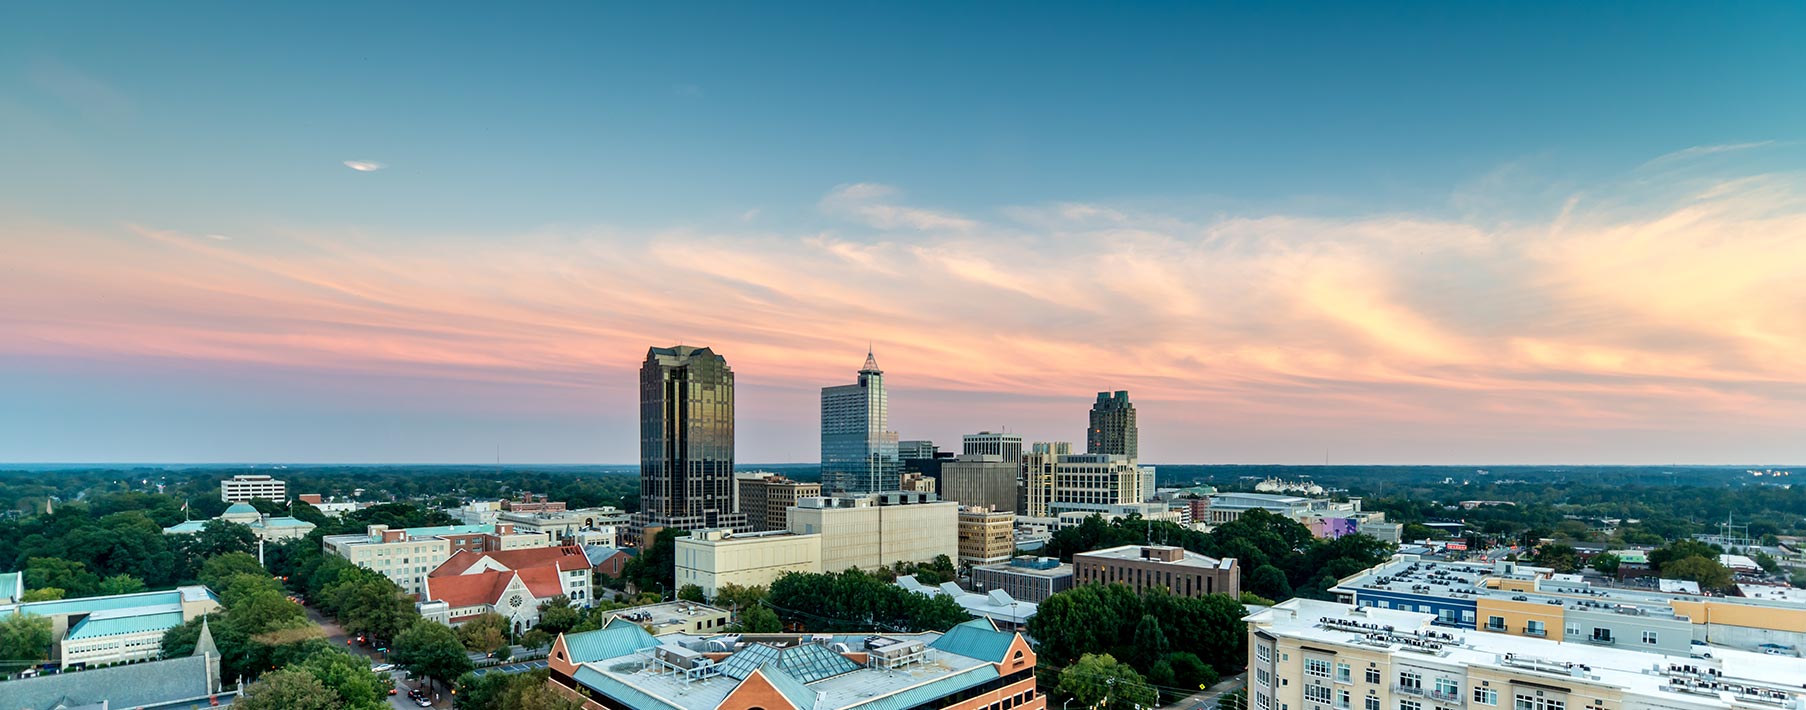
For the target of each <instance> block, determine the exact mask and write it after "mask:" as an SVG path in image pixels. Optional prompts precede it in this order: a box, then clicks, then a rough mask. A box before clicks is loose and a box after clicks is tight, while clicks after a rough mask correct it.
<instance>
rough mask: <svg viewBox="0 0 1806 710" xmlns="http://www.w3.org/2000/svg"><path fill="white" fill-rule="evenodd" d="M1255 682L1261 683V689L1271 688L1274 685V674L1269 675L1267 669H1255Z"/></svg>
mask: <svg viewBox="0 0 1806 710" xmlns="http://www.w3.org/2000/svg"><path fill="white" fill-rule="evenodd" d="M1254 682H1256V683H1259V684H1260V685H1261V687H1266V686H1270V685H1272V684H1273V674H1272V673H1268V672H1267V669H1265V668H1256V669H1254Z"/></svg>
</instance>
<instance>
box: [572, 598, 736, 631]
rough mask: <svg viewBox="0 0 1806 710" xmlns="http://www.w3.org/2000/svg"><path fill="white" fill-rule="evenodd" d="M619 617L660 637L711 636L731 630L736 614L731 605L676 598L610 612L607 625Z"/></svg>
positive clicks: (604, 624)
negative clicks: (725, 606)
mask: <svg viewBox="0 0 1806 710" xmlns="http://www.w3.org/2000/svg"><path fill="white" fill-rule="evenodd" d="M617 619H619V620H622V621H626V622H630V623H632V624H634V625H636V626H639V627H640V628H642V629H645V630H646V631H647V632H648V633H651V634H652V635H653V636H658V637H664V636H670V635H677V634H682V635H687V636H708V635H713V634H720V633H723V632H725V631H727V627H729V626H731V625H733V620H734V614H733V612H731V611H728V610H727V609H721V608H718V607H712V606H709V605H707V604H698V603H696V602H686V601H675V602H665V603H662V604H648V605H645V606H636V607H628V608H626V609H619V610H616V611H611V612H608V615H607V620H606V621H604V622H603V626H605V627H606V626H611V625H613V624H614V623H615V620H617Z"/></svg>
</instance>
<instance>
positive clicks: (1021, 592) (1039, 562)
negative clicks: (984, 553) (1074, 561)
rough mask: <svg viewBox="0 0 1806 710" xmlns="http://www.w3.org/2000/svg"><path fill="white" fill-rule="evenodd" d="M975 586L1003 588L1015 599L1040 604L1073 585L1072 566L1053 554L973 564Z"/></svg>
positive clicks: (981, 590)
mask: <svg viewBox="0 0 1806 710" xmlns="http://www.w3.org/2000/svg"><path fill="white" fill-rule="evenodd" d="M972 586H973V587H975V588H976V589H977V590H978V591H980V592H986V591H990V590H994V589H1000V590H1003V592H1004V593H1006V594H1009V595H1010V597H1011V598H1013V599H1020V600H1022V601H1026V602H1034V603H1036V604H1040V603H1041V602H1044V601H1047V598H1048V597H1051V596H1053V595H1055V594H1059V593H1060V592H1064V591H1066V590H1068V589H1071V588H1072V565H1070V564H1066V563H1064V562H1061V561H1059V560H1058V559H1055V558H1052V557H1017V558H1014V559H1011V560H1010V561H1008V562H1004V563H1002V564H990V565H982V566H979V567H973V568H972Z"/></svg>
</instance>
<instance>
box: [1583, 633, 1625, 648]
mask: <svg viewBox="0 0 1806 710" xmlns="http://www.w3.org/2000/svg"><path fill="white" fill-rule="evenodd" d="M1587 643H1596V644H1599V645H1601V646H1611V645H1615V644H1617V643H1618V639H1615V638H1612V637H1611V636H1600V635H1597V634H1594V635H1592V636H1588V637H1587Z"/></svg>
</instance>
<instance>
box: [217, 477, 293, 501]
mask: <svg viewBox="0 0 1806 710" xmlns="http://www.w3.org/2000/svg"><path fill="white" fill-rule="evenodd" d="M252 498H262V499H264V500H269V501H276V502H278V503H280V502H282V501H285V500H288V484H287V483H285V482H283V481H279V480H276V479H274V478H271V477H269V476H268V475H266V474H242V473H241V474H239V475H236V476H233V477H231V478H228V479H226V480H224V481H220V482H219V499H220V500H223V501H225V502H227V503H248V502H250V501H251V499H252Z"/></svg>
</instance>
